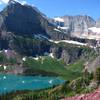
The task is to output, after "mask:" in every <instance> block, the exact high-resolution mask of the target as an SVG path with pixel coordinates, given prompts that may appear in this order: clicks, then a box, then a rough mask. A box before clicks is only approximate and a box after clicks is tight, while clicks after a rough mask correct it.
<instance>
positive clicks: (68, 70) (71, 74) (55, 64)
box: [23, 57, 83, 80]
mask: <svg viewBox="0 0 100 100" xmlns="http://www.w3.org/2000/svg"><path fill="white" fill-rule="evenodd" d="M23 66H24V67H25V68H30V69H31V70H36V69H37V70H43V71H46V72H53V73H56V74H58V75H59V76H61V77H63V78H64V79H66V80H73V79H75V78H77V77H79V76H80V75H81V72H82V69H83V61H81V60H80V61H77V62H76V63H74V64H71V65H68V66H65V65H64V64H63V63H62V61H58V60H57V59H52V58H50V57H44V58H43V60H42V59H41V58H40V59H39V60H38V61H36V60H34V59H31V58H28V59H27V60H26V61H25V62H24V64H23ZM75 69H77V70H75Z"/></svg>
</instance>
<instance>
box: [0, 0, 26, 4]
mask: <svg viewBox="0 0 100 100" xmlns="http://www.w3.org/2000/svg"><path fill="white" fill-rule="evenodd" d="M15 1H17V2H19V3H21V4H22V5H24V4H26V3H27V2H26V1H25V0H15ZM8 2H9V0H0V4H7V3H8Z"/></svg>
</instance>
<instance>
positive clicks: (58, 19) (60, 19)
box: [54, 17, 64, 22]
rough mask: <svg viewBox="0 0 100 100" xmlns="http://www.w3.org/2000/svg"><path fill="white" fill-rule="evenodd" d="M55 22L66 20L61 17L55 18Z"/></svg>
mask: <svg viewBox="0 0 100 100" xmlns="http://www.w3.org/2000/svg"><path fill="white" fill-rule="evenodd" d="M54 20H55V21H59V22H64V20H63V19H62V18H60V17H57V18H54Z"/></svg>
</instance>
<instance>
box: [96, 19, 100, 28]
mask: <svg viewBox="0 0 100 100" xmlns="http://www.w3.org/2000/svg"><path fill="white" fill-rule="evenodd" d="M96 27H98V28H100V18H99V19H98V20H97V21H96Z"/></svg>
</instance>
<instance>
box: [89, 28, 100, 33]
mask: <svg viewBox="0 0 100 100" xmlns="http://www.w3.org/2000/svg"><path fill="white" fill-rule="evenodd" d="M88 29H89V30H91V31H92V32H94V33H100V28H96V27H90V28H88Z"/></svg>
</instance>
